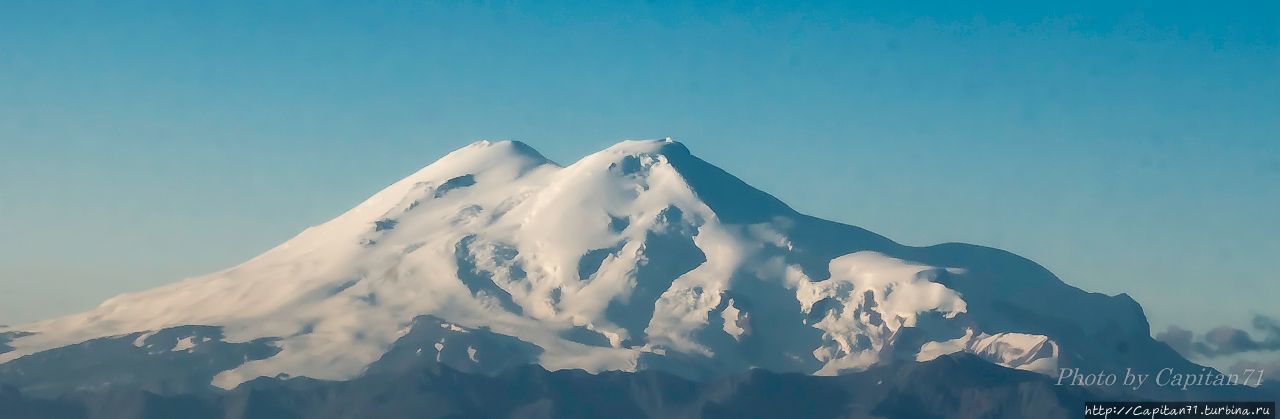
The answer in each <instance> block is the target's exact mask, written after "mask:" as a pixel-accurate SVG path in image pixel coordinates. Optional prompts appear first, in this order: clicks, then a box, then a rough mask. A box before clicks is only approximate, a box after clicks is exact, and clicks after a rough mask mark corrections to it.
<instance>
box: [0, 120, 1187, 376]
mask: <svg viewBox="0 0 1280 419" xmlns="http://www.w3.org/2000/svg"><path fill="white" fill-rule="evenodd" d="M832 193H856V191H843V190H834V191H832ZM865 202H866V205H876V202H877V198H876V197H874V196H868V197H866V200H865ZM932 205H936V206H937V207H938V208H937V209H938V211H946V210H947V208H946V204H945V203H932ZM956 352H969V353H972V354H975V355H977V356H978V357H980V358H982V359H985V360H987V361H990V362H992V363H996V364H1000V365H1003V366H1007V367H1011V368H1017V369H1024V370H1030V371H1036V372H1043V373H1051V374H1056V371H1057V370H1056V369H1057V368H1058V367H1082V368H1086V369H1087V368H1094V369H1102V368H1109V369H1116V368H1119V369H1121V370H1123V368H1126V367H1128V368H1136V369H1141V368H1151V369H1156V368H1163V367H1182V368H1197V367H1196V366H1194V365H1193V364H1190V363H1188V362H1187V361H1185V360H1184V359H1182V358H1181V357H1179V356H1178V355H1176V354H1175V353H1174V352H1173V351H1172V350H1170V349H1169V348H1168V347H1167V346H1165V345H1164V344H1161V343H1157V342H1155V341H1154V340H1152V339H1151V337H1150V331H1149V329H1148V324H1147V321H1146V319H1145V317H1144V316H1143V314H1142V310H1141V308H1140V307H1139V306H1138V304H1137V303H1135V302H1134V301H1133V300H1132V299H1130V298H1129V297H1128V296H1126V295H1123V294H1121V295H1118V296H1106V295H1101V294H1095V293H1089V292H1085V291H1082V290H1080V289H1077V288H1074V287H1072V286H1069V285H1067V284H1065V283H1063V282H1062V281H1060V280H1059V279H1058V278H1056V277H1055V276H1054V275H1053V274H1051V273H1050V272H1048V271H1046V270H1045V269H1044V268H1042V267H1040V266H1039V265H1036V264H1035V263H1033V262H1031V261H1029V260H1026V259H1024V258H1021V257H1019V256H1016V255H1013V254H1010V253H1008V252H1004V251H1001V250H997V249H991V248H985V247H980V246H973V245H965V244H943V245H937V246H930V247H910V246H904V245H900V244H897V243H895V242H893V241H891V240H889V239H886V238H884V237H881V236H879V235H876V234H874V233H871V232H868V231H866V230H863V229H860V228H857V227H852V226H848V225H844V224H839V223H835V222H830V221H825V220H821V219H817V218H814V217H809V216H806V215H803V214H800V213H798V212H796V211H795V210H793V209H791V208H790V207H788V206H787V205H786V204H784V203H782V202H781V201H779V200H777V199H776V198H774V197H772V196H770V195H768V194H766V193H764V192H761V191H759V190H757V189H754V188H752V187H751V186H749V185H747V184H745V183H743V182H742V181H740V180H738V179H737V178H735V177H733V176H732V175H730V174H728V173H725V172H724V171H722V170H720V169H718V168H716V167H715V166H713V165H711V164H709V163H707V162H705V161H703V160H701V159H699V158H697V157H695V156H693V155H692V154H690V152H689V150H688V149H687V148H685V146H683V145H681V144H680V143H676V142H672V141H670V140H665V141H626V142H622V143H620V144H617V145H615V146H613V147H610V148H608V149H606V150H603V151H600V152H598V153H595V154H592V155H590V156H587V157H585V158H583V159H581V160H579V161H577V162H575V163H573V164H571V165H567V166H560V165H558V164H556V163H554V162H552V161H550V160H548V159H546V158H544V157H543V156H542V155H540V154H539V153H538V152H537V151H535V150H534V149H532V148H530V147H529V146H527V145H525V144H522V143H519V142H510V141H502V142H487V141H481V142H477V143H474V144H471V145H469V146H467V147H464V148H462V149H459V150H457V151H454V152H453V153H450V154H449V155H447V156H445V157H444V158H442V159H440V160H439V161H437V162H435V163H432V164H431V165H429V166H427V167H425V168H423V169H421V170H419V171H418V172H417V173H414V174H412V175H410V176H409V177H407V178H405V179H403V180H401V181H399V182H396V183H394V184H392V185H391V186H389V187H387V188H386V189H384V190H382V191H381V192H378V193H377V194H375V195H373V196H372V197H371V198H369V199H368V200H367V201H365V202H364V203H362V204H360V205H358V206H356V207H355V208H353V209H351V210H350V211H347V212H346V213H344V214H342V215H340V216H338V217H337V218H335V219H333V220H331V221H329V222H326V223H324V224H321V225H318V226H315V227H312V228H309V229H307V230H305V231H303V232H302V233H301V234H299V235H298V236H297V237H294V238H293V239H291V240H289V241H287V242H285V243H283V244H281V245H279V246H278V247H276V248H274V249H272V250H270V251H268V252H266V253H264V254H262V255H260V256H258V257H255V258H253V259H252V260H249V261H247V262H245V263H243V264H241V265H239V266H236V267H233V268H231V269H228V270H225V271H221V272H217V273H213V274H209V275H205V276H201V277H196V278H191V279H187V280H184V281H181V282H177V283H174V284H171V285H167V286H164V287H160V288H156V289H153V290H149V291H145V292H139V293H134V294H126V295H121V296H118V297H115V298H112V299H110V300H108V301H106V302H104V303H103V304H102V305H101V306H99V307H97V308H95V309H92V310H90V311H87V312H84V313H80V314H75V315H70V316H66V317H61V318H57V319H52V320H47V321H41V322H36V323H31V324H26V325H17V326H12V327H6V328H0V376H7V377H10V378H13V377H18V378H17V380H18V381H22V382H24V383H27V384H28V385H29V387H31V388H36V389H38V388H40V386H41V385H42V383H44V384H48V381H49V380H53V378H49V377H54V376H58V377H61V376H62V375H67V374H81V375H84V374H87V373H85V372H84V371H86V370H85V369H84V368H78V367H77V365H79V364H77V362H87V361H77V359H80V358H81V357H83V356H88V354H94V356H99V357H100V356H103V355H102V354H104V353H106V354H113V355H112V356H114V357H115V358H114V359H116V361H112V362H111V363H115V364H117V365H120V366H121V367H120V368H126V366H127V368H128V369H130V370H131V371H134V373H132V374H136V373H137V371H140V370H147V367H148V366H165V367H166V368H167V369H166V368H161V369H163V370H165V371H169V372H165V374H176V375H174V376H172V377H168V378H167V380H168V381H166V382H167V383H170V384H172V383H179V384H172V385H179V386H189V385H195V386H198V385H201V383H212V384H213V385H216V386H218V387H223V388H231V387H234V386H236V385H238V384H240V383H243V382H246V381H248V380H252V379H254V378H256V377H260V376H267V377H276V376H282V375H287V376H307V377H313V378H320V379H336V380H342V379H350V378H354V377H357V376H360V375H361V374H363V373H365V372H367V371H376V370H383V369H393V370H394V369H397V368H403V367H405V366H408V365H416V364H419V363H431V362H440V363H444V364H447V365H449V366H450V367H452V368H455V369H458V370H461V371H464V372H485V373H493V372H497V371H499V370H502V369H505V368H508V367H510V366H512V365H515V364H522V363H536V364H540V365H542V366H543V367H545V368H547V369H552V370H557V369H584V370H587V371H591V372H597V371H606V370H621V371H634V370H638V369H659V370H665V371H668V372H673V373H676V374H678V375H682V376H685V377H690V378H700V377H708V376H716V375H723V374H730V373H735V372H740V371H743V370H747V369H751V368H764V369H768V370H772V371H779V372H803V373H810V374H819V375H831V374H840V373H842V372H848V371H859V370H863V369H866V368H868V367H871V366H874V365H877V364H883V363H889V362H900V361H904V360H905V361H928V360H932V359H934V358H937V357H938V356H940V355H944V354H950V353H956ZM94 362H95V363H94V365H97V366H99V367H101V365H102V364H103V362H100V361H94ZM108 364H110V363H108ZM181 366H190V367H189V369H187V370H183V371H179V372H172V371H170V370H173V371H178V370H182V368H181ZM168 367H174V368H168ZM59 368H61V369H62V370H58V369H59ZM55 370H57V371H61V372H59V373H55V372H53V371H55ZM59 374H62V375H59ZM122 374H123V373H121V372H105V373H103V374H102V375H101V376H95V377H97V379H98V381H100V382H101V384H107V383H111V382H119V381H120V380H130V379H132V378H129V377H126V376H124V375H122ZM49 385H51V384H49Z"/></svg>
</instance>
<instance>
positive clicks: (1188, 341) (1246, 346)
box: [1156, 315, 1280, 358]
mask: <svg viewBox="0 0 1280 419" xmlns="http://www.w3.org/2000/svg"><path fill="white" fill-rule="evenodd" d="M1253 328H1254V329H1257V330H1259V331H1261V334H1260V335H1259V336H1260V337H1259V338H1256V339H1255V338H1254V336H1253V335H1252V334H1250V333H1249V332H1248V331H1246V330H1243V329H1237V328H1234V327H1231V326H1218V327H1215V328H1213V329H1212V330H1209V331H1208V332H1206V333H1205V334H1204V335H1203V336H1200V337H1199V338H1197V337H1196V336H1195V333H1193V332H1191V331H1190V330H1187V329H1183V328H1181V327H1178V326H1169V328H1167V329H1165V331H1164V332H1160V333H1158V334H1156V339H1157V340H1160V341H1162V342H1164V343H1166V344H1168V345H1169V347H1171V348H1173V350H1175V351H1178V353H1180V354H1182V355H1183V356H1185V357H1188V358H1190V357H1204V358H1216V357H1223V356H1231V355H1236V354H1239V353H1244V352H1258V351H1280V321H1277V320H1276V319H1273V318H1271V317H1267V316H1261V315H1259V316H1254V318H1253Z"/></svg>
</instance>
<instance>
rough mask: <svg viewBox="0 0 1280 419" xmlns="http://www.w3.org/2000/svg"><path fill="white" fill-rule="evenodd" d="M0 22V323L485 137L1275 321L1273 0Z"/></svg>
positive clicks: (616, 5)
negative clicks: (695, 178) (749, 193)
mask: <svg viewBox="0 0 1280 419" xmlns="http://www.w3.org/2000/svg"><path fill="white" fill-rule="evenodd" d="M263 3H264V2H154V3H144V2H112V3H111V4H107V3H105V2H85V3H76V2H41V1H29V2H28V1H9V2H5V3H4V5H3V6H0V323H15V322H22V321H27V320H34V319H39V318H44V317H49V316H53V315H57V314H63V313H69V312H73V311H78V310H82V309H86V308H89V307H91V306H94V305H96V304H97V303H98V302H100V301H101V300H103V299H105V298H107V297H109V296H111V295H114V294H117V293H119V292H123V291H134V290H141V289H146V288H150V287H153V286H156V285H159V284H162V283H166V282H171V281H174V280H176V279H179V278H181V277H185V276H191V275H196V274H201V273H205V272H210V271H213V270H217V269H221V268H225V267H228V266H231V265H233V264H235V263H238V262H240V261H242V260H245V259H247V258H249V257H251V256H253V255H256V254H257V253H260V252H261V251H263V250H265V249H267V248H270V247H271V246H273V245H275V244H277V243H279V242H281V241H284V240H285V239H288V238H289V237H291V236H292V235H293V234H296V233H297V232H298V231H300V230H301V229H302V228H304V227H306V226H309V225H314V224H318V223H320V222H323V221H325V220H327V219H328V218H330V217H332V216H335V215H337V214H338V213H340V212H342V211H343V210H345V209H347V208H349V207H351V206H353V205H354V204H356V203H358V202H360V201H361V200H363V199H364V198H365V197H367V196H368V195H370V194H372V193H373V192H375V191H377V190H378V189H380V188H381V187H382V186H384V185H386V184H389V183H390V182H392V181H394V180H397V179H399V178H400V177H402V176H405V175H407V174H409V173H411V172H412V171H414V170H415V169H416V168H418V167H420V166H423V165H425V164H428V163H430V162H431V161H433V160H434V159H436V158H438V157H439V156H441V155H443V154H444V153H446V152H448V151H450V150H452V149H454V148H457V147H460V146H463V145H465V144H467V143H469V142H471V141H474V140H476V139H481V138H488V139H502V138H510V139H519V140H522V141H525V142H527V143H529V144H531V145H533V146H534V147H535V148H537V149H539V150H540V151H542V152H543V153H544V154H546V155H547V156H549V157H551V158H553V159H555V160H557V161H560V162H571V161H573V160H576V159H577V158H579V157H581V156H583V155H585V154H588V153H590V152H593V151H595V150H598V149H601V148H604V147H606V146H608V145H609V144H612V143H614V142H616V141H617V140H619V139H623V138H642V137H647V138H659V137H665V136H674V137H676V138H677V139H678V140H681V141H683V142H685V143H686V144H687V145H688V146H689V147H690V148H691V149H692V150H693V151H694V152H695V153H696V154H698V155H699V156H701V157H703V158H704V159H706V160H709V161H711V162H712V163H715V164H717V165H719V166H721V167H723V168H725V169H726V170H728V171H730V172H731V173H734V174H736V175H738V176H739V177H742V178H743V179H744V180H746V181H747V182H749V183H751V184H753V185H755V186H757V187H759V188H761V189H763V190H765V191H767V192H770V193H772V194H774V195H776V196H778V197H779V198H781V199H783V200H784V201H786V202H788V203H790V204H791V205H792V206H793V207H795V208H797V209H799V210H801V211H804V212H807V213H810V214H813V215H817V216H820V217H824V218H829V219H834V220H838V221H842V222H845V223H849V224H854V225H859V226H863V227H866V228H869V229H871V230H874V231H877V232H879V233H881V234H885V235H887V236H889V237H891V238H894V239H896V240H898V241H902V242H905V243H909V244H917V245H924V244H932V243H938V242H947V241H963V242H971V243H978V244H984V245H991V246H996V247H1001V248H1004V249H1008V250H1011V251H1013V252H1015V253H1019V254H1022V255H1025V256H1028V257H1030V258H1032V259H1034V260H1036V261H1038V262H1040V263H1042V264H1044V265H1045V266H1046V267H1048V268H1050V269H1051V270H1053V271H1054V272H1056V273H1058V274H1059V276H1061V277H1062V278H1063V279H1064V280H1066V281H1067V282H1068V283H1071V284H1073V285H1076V286H1079V287H1081V288H1085V289H1088V290H1093V291H1100V292H1106V293H1111V294H1114V293H1119V292H1128V293H1130V294H1131V295H1133V296H1134V297H1135V298H1136V299H1137V300H1138V301H1139V302H1140V303H1142V304H1143V306H1144V307H1145V308H1146V309H1147V312H1148V315H1149V316H1150V317H1151V320H1152V323H1153V324H1154V325H1155V326H1156V327H1157V328H1162V327H1163V326H1164V325H1169V324H1180V325H1183V326H1185V327H1190V328H1193V329H1205V328H1208V327H1211V326H1215V325H1218V324H1234V325H1244V324H1246V323H1247V322H1248V320H1249V319H1250V316H1251V315H1253V314H1264V315H1270V316H1277V315H1280V304H1277V303H1276V296H1277V295H1280V281H1277V279H1278V278H1277V277H1276V274H1275V273H1274V265H1273V264H1274V261H1275V260H1277V256H1280V221H1278V217H1277V216H1276V215H1275V213H1276V211H1277V208H1280V10H1277V6H1276V3H1274V2H1254V3H1251V2H1233V3H1229V4H1227V5H1228V6H1230V7H1223V6H1211V5H1209V4H1208V3H1207V2H1197V3H1192V2H1186V3H1182V2H1115V3H1124V4H1123V5H1113V4H1110V3H1112V2H1098V3H1090V2H1086V3H1081V4H1077V5H1052V6H1044V5H1037V4H1031V2H994V3H988V4H987V6H984V7H982V8H970V7H967V6H960V5H954V4H951V3H952V2H944V3H938V4H917V5H914V6H910V7H909V8H908V7H907V6H899V5H892V4H887V3H890V2H884V3H883V4H882V3H861V2H836V3H829V4H822V3H818V2H814V3H809V4H806V5H803V6H800V5H796V4H793V2H777V3H748V2H730V3H717V2H699V3H696V4H694V3H661V2H648V3H641V2H634V3H633V2H605V3H609V4H608V5H601V4H599V3H602V2H529V3H504V2H484V3H448V2H445V3H437V2H429V3H428V2H408V1H404V2H376V3H373V4H364V5H360V6H353V5H350V4H323V3H321V2H296V3H292V2H266V3H269V4H263Z"/></svg>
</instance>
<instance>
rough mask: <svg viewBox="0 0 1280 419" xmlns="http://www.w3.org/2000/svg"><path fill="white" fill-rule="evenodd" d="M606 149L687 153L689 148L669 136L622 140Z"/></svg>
mask: <svg viewBox="0 0 1280 419" xmlns="http://www.w3.org/2000/svg"><path fill="white" fill-rule="evenodd" d="M606 151H610V152H616V153H622V154H665V155H688V154H689V149H688V148H686V147H685V146H684V144H680V143H679V142H677V141H675V140H674V139H672V138H671V137H667V138H664V139H661V140H624V141H622V142H619V143H617V144H614V145H613V146H612V147H609V148H607V149H606Z"/></svg>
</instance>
